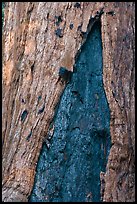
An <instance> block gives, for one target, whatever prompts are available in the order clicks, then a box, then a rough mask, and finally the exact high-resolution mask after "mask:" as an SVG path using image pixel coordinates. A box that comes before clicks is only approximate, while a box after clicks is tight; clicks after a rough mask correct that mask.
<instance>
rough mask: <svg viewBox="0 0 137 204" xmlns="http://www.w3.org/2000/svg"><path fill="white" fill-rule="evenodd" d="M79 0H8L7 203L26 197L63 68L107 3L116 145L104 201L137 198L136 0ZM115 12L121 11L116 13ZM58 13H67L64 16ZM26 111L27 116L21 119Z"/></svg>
mask: <svg viewBox="0 0 137 204" xmlns="http://www.w3.org/2000/svg"><path fill="white" fill-rule="evenodd" d="M74 5H75V2H62V3H58V2H52V3H50V2H35V3H34V2H8V3H6V8H5V20H4V31H3V32H4V33H3V81H2V83H3V87H2V88H3V96H2V100H3V109H2V110H3V119H2V134H3V135H2V140H3V149H2V155H3V161H2V169H3V170H2V173H3V184H2V185H3V201H5V202H7V201H12V202H13V201H27V198H28V195H29V194H30V192H31V190H32V187H33V182H34V177H35V168H36V164H37V161H38V157H39V153H40V150H41V147H42V142H43V139H44V137H45V135H46V133H47V131H48V128H49V125H50V122H51V121H52V118H53V116H54V109H55V107H56V105H57V103H58V102H59V99H60V96H61V94H62V92H63V90H64V88H65V86H66V84H65V83H62V82H61V80H59V75H58V72H59V68H60V67H66V68H67V69H68V70H70V71H73V65H74V64H75V57H76V55H77V53H78V52H79V51H80V47H81V45H82V43H83V42H84V39H83V37H82V33H84V32H86V31H87V27H88V24H89V20H90V18H91V17H95V16H96V14H97V11H100V10H101V8H102V7H104V14H103V15H102V16H101V21H102V40H103V60H104V73H103V77H104V88H105V91H106V95H107V99H108V103H109V106H110V109H111V124H110V129H111V138H112V143H113V146H112V148H111V151H110V155H109V160H108V166H107V172H106V179H105V180H106V181H105V182H106V187H105V193H104V201H124V202H125V201H127V200H130V201H133V200H134V166H133V162H134V151H133V149H134V138H135V136H134V32H135V31H134V30H135V28H134V26H135V25H134V18H135V17H134V3H132V2H127V3H126V2H123V3H119V2H115V3H108V2H107V3H103V2H96V3H95V2H94V3H92V2H84V3H83V2H81V3H80V5H81V6H80V7H79V8H77V7H74ZM112 10H114V12H115V15H111V14H112V12H110V11H112ZM107 12H110V13H111V14H109V13H107ZM55 16H56V17H55ZM57 16H61V19H62V21H61V22H59V21H57ZM72 23H73V29H70V24H72ZM57 29H61V36H62V37H60V36H58V35H57V34H56V33H57V32H56V30H57ZM24 111H27V113H28V114H27V115H26V116H25V119H24V120H21V118H22V117H23V115H22V114H23V112H24ZM119 182H121V183H120V184H119ZM119 185H120V187H119ZM118 188H120V190H118Z"/></svg>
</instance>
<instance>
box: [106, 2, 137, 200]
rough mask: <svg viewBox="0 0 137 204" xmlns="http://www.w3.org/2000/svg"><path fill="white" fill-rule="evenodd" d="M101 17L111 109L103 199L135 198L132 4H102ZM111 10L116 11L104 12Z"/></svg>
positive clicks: (133, 7) (133, 24) (133, 18)
mask: <svg viewBox="0 0 137 204" xmlns="http://www.w3.org/2000/svg"><path fill="white" fill-rule="evenodd" d="M105 8H106V9H105V11H106V12H105V14H104V15H103V17H102V41H103V50H104V52H103V61H104V69H103V70H104V72H103V78H104V88H105V91H106V95H107V99H108V103H109V106H110V110H111V122H110V132H111V140H112V148H111V151H110V155H109V159H108V164H107V171H106V175H105V183H106V186H105V193H104V199H103V200H104V201H106V202H120V201H121V202H129V201H131V202H133V201H135V198H134V197H135V189H134V187H135V175H134V173H135V168H134V153H135V152H134V151H135V149H134V148H135V106H134V100H135V98H134V94H135V93H134V86H135V63H134V61H135V54H134V52H135V35H134V33H135V5H134V3H133V2H115V3H106V4H105ZM109 11H114V13H115V15H110V14H107V13H108V12H109Z"/></svg>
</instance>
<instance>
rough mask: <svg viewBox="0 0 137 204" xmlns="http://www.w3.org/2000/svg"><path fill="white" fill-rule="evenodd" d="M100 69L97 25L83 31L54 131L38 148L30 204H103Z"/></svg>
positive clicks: (105, 144) (104, 120)
mask: <svg viewBox="0 0 137 204" xmlns="http://www.w3.org/2000/svg"><path fill="white" fill-rule="evenodd" d="M90 47H91V48H90ZM87 54H88V55H89V56H87ZM102 67H103V65H102V45H101V23H100V22H99V21H98V22H96V23H95V24H94V25H93V27H92V29H91V30H90V31H89V32H88V35H87V39H86V41H85V43H84V44H83V45H82V48H81V53H80V54H79V56H78V57H77V60H76V63H75V67H74V72H73V75H72V78H71V81H70V82H69V83H68V84H67V86H66V88H65V90H64V93H63V94H62V96H61V98H60V102H59V103H58V105H57V107H56V110H55V115H54V118H53V123H52V126H54V130H52V136H51V135H49V136H48V137H46V138H47V139H46V141H45V143H44V144H43V148H42V151H41V154H40V157H39V162H38V165H37V171H36V177H35V182H34V188H33V191H32V194H31V196H30V198H29V201H30V202H34V201H42V202H44V201H50V202H54V201H57V202H61V201H66V202H67V201H70V202H73V201H83V202H84V201H85V202H86V201H101V200H102V198H103V196H102V195H101V193H102V192H103V190H102V192H100V190H101V189H100V185H101V184H100V173H101V172H105V169H106V164H107V158H108V154H109V150H110V145H111V144H110V143H111V142H110V133H109V121H110V115H109V107H108V103H107V100H106V95H105V92H104V90H103V79H102V73H103V72H102ZM81 101H82V103H81ZM91 109H92V110H91ZM92 115H94V116H92ZM48 138H49V139H48ZM81 145H82V146H81ZM79 155H81V156H80V157H79ZM56 165H57V166H58V168H59V169H62V170H57V169H56V168H57V167H56ZM79 165H80V166H81V167H80V168H79V167H78V166H79ZM46 172H47V173H46ZM93 180H94V182H93ZM49 186H50V187H49ZM38 189H39V190H40V192H41V193H40V194H39V195H38V194H37V191H38ZM95 189H96V190H95Z"/></svg>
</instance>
